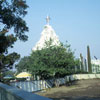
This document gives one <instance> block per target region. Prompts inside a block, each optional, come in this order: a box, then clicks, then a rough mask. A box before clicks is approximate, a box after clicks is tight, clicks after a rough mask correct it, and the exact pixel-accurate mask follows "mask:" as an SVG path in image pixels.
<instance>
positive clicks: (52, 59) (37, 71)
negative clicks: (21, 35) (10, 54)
mask: <svg viewBox="0 0 100 100" xmlns="http://www.w3.org/2000/svg"><path fill="white" fill-rule="evenodd" d="M24 61H25V58H22V59H21V61H20V62H19V64H18V65H17V68H18V70H19V69H20V70H22V69H26V70H27V71H30V72H31V73H32V74H33V75H38V76H40V77H41V79H48V78H52V77H63V76H65V75H67V74H73V73H74V72H75V70H74V66H76V65H79V60H76V59H75V57H74V53H73V52H72V51H71V49H70V45H65V46H64V45H61V46H49V47H47V48H44V49H42V50H36V51H33V52H32V54H31V55H30V57H28V59H27V61H25V62H24Z"/></svg>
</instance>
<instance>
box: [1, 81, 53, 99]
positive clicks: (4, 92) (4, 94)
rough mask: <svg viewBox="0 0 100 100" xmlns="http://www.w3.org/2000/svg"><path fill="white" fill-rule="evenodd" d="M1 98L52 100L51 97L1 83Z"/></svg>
mask: <svg viewBox="0 0 100 100" xmlns="http://www.w3.org/2000/svg"><path fill="white" fill-rule="evenodd" d="M0 100H51V99H49V98H46V97H42V96H39V95H37V94H34V93H29V92H26V91H24V90H21V89H18V88H15V87H11V86H8V85H5V84H3V83H0Z"/></svg>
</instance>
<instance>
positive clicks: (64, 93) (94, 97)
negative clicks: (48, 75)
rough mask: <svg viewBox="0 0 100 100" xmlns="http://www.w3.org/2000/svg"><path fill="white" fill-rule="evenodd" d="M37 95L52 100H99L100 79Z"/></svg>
mask: <svg viewBox="0 0 100 100" xmlns="http://www.w3.org/2000/svg"><path fill="white" fill-rule="evenodd" d="M37 94H39V95H41V96H45V97H48V98H51V99H53V100H100V79H91V80H81V81H76V82H73V84H72V85H70V86H60V87H58V88H51V89H47V90H46V91H43V92H39V93H37Z"/></svg>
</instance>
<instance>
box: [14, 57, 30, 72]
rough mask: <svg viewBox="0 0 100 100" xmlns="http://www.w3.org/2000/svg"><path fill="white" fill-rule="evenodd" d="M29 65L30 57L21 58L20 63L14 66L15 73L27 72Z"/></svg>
mask: <svg viewBox="0 0 100 100" xmlns="http://www.w3.org/2000/svg"><path fill="white" fill-rule="evenodd" d="M29 63H30V57H28V56H25V57H24V58H21V60H20V62H19V63H18V64H17V65H16V66H15V67H16V68H17V72H18V73H20V72H22V71H29Z"/></svg>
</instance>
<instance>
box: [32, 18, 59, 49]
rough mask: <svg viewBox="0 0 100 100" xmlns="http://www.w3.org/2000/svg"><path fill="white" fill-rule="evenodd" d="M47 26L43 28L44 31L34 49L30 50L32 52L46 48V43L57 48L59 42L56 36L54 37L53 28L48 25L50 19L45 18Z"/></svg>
mask: <svg viewBox="0 0 100 100" xmlns="http://www.w3.org/2000/svg"><path fill="white" fill-rule="evenodd" d="M46 22H47V24H46V25H45V26H44V29H43V31H42V33H41V37H40V40H39V41H38V42H37V43H36V45H35V47H33V48H32V50H33V51H35V50H41V49H43V48H45V47H46V46H47V43H48V42H50V43H51V44H50V45H51V46H54V45H56V46H59V45H60V41H59V38H58V36H57V35H56V33H55V31H54V30H53V28H52V27H51V26H50V25H49V22H50V17H49V16H47V18H46Z"/></svg>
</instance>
